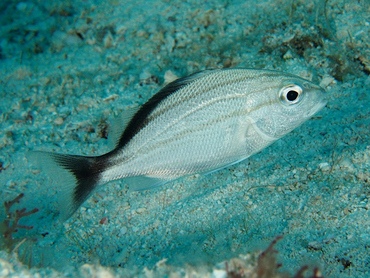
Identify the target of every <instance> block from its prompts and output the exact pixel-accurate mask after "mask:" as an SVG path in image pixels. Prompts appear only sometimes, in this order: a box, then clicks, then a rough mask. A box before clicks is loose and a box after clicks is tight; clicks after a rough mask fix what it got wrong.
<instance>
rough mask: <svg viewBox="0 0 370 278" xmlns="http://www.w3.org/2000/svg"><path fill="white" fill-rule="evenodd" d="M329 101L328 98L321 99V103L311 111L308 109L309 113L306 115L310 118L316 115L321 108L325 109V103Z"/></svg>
mask: <svg viewBox="0 0 370 278" xmlns="http://www.w3.org/2000/svg"><path fill="white" fill-rule="evenodd" d="M327 102H328V101H327V100H326V99H323V100H322V101H320V102H319V103H317V104H316V105H315V106H314V107H313V108H312V109H311V110H310V111H308V113H307V115H306V116H307V117H308V118H311V117H312V116H313V115H315V114H316V113H317V112H319V111H320V110H321V109H323V108H324V107H325V105H326V104H327Z"/></svg>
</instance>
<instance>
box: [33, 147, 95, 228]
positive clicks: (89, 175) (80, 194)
mask: <svg viewBox="0 0 370 278" xmlns="http://www.w3.org/2000/svg"><path fill="white" fill-rule="evenodd" d="M27 157H28V158H30V160H31V161H36V162H37V164H38V165H39V166H41V168H43V169H44V170H45V171H46V172H48V173H49V175H50V177H51V178H52V179H53V180H54V181H55V182H57V184H58V189H59V190H60V195H59V196H60V197H59V206H60V210H61V216H60V219H61V221H65V220H67V219H68V218H69V217H71V216H72V214H73V213H74V212H75V211H76V210H77V209H78V208H79V207H80V206H81V205H82V203H83V202H85V201H86V199H87V198H88V197H89V196H90V195H91V194H92V193H93V192H94V190H95V189H96V188H97V187H98V185H99V175H100V173H101V170H102V169H100V168H99V164H97V163H96V157H88V156H78V155H65V154H57V153H48V152H39V151H36V152H30V153H29V154H28V155H27Z"/></svg>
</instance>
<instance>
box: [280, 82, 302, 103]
mask: <svg viewBox="0 0 370 278" xmlns="http://www.w3.org/2000/svg"><path fill="white" fill-rule="evenodd" d="M301 98H302V88H301V87H299V86H297V85H288V86H285V87H284V88H283V89H282V90H281V91H280V100H281V101H282V102H283V103H284V104H287V105H292V104H295V103H297V102H298V101H299V100H300V99H301Z"/></svg>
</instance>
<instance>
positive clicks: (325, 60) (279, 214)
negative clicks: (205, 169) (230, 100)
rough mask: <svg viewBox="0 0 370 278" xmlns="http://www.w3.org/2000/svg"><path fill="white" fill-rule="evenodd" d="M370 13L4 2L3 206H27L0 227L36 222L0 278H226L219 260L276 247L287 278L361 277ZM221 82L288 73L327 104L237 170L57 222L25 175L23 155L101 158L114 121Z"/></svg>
mask: <svg viewBox="0 0 370 278" xmlns="http://www.w3.org/2000/svg"><path fill="white" fill-rule="evenodd" d="M369 9H370V7H369V4H368V2H366V1H349V2H348V1H347V2H345V3H344V2H341V1H334V0H330V1H326V5H325V3H324V2H321V1H320V2H319V1H318V2H315V1H268V0H266V1H262V2H258V3H257V2H255V1H207V2H204V1H203V2H198V1H186V2H183V1H141V2H140V1H139V2H137V1H108V2H107V1H95V2H94V3H91V2H88V1H63V2H57V1H55V2H44V1H26V2H15V1H14V2H13V1H3V2H2V3H1V4H0V23H1V24H0V34H1V35H0V89H1V91H0V94H1V102H0V115H1V116H0V149H1V151H0V199H1V200H2V201H3V202H5V201H10V200H13V199H14V198H15V197H17V196H18V194H20V193H23V194H24V197H23V198H21V199H20V200H19V204H14V205H13V206H12V207H11V208H10V211H14V210H15V209H21V208H27V211H30V210H32V209H33V208H37V209H38V210H39V211H38V212H36V213H34V214H31V215H29V216H27V217H23V218H22V219H21V220H20V221H19V224H20V225H27V226H33V228H32V229H29V230H27V229H19V231H18V232H16V233H13V234H12V236H13V238H14V241H11V242H9V237H8V238H2V241H1V246H2V251H1V252H0V276H1V275H2V276H6V277H7V275H8V276H10V277H12V276H11V275H14V276H16V275H24V276H25V275H26V274H27V273H28V274H30V275H33V276H36V275H37V274H40V275H41V276H50V275H52V274H53V275H57V276H58V275H59V276H62V275H77V274H78V275H80V276H87V277H88V276H89V275H91V273H99V274H100V275H103V274H102V273H108V272H109V273H113V274H117V275H126V276H127V275H131V276H137V275H142V276H145V275H146V276H148V275H150V272H148V271H149V270H153V275H157V276H163V275H165V274H166V275H170V274H169V273H171V272H175V273H177V274H178V275H179V276H184V275H185V273H189V272H190V271H195V272H196V273H197V275H199V277H201V276H205V275H210V273H213V275H214V276H215V275H216V273H217V271H215V270H220V271H221V272H219V273H221V274H220V275H224V274H225V272H222V271H224V270H225V264H224V263H223V262H224V261H225V260H230V259H231V258H235V257H238V256H239V254H245V255H247V254H252V255H250V256H247V257H243V260H244V259H245V260H246V261H247V262H248V264H253V262H255V260H256V256H257V254H258V252H259V251H261V250H264V249H265V248H266V247H267V246H268V245H269V244H270V242H271V241H272V240H273V239H274V238H275V237H276V236H278V235H283V238H282V239H281V240H280V241H279V242H278V243H277V245H276V247H275V248H276V250H278V251H279V254H278V262H279V263H282V264H283V268H282V270H281V271H287V272H289V273H290V274H291V276H293V275H294V274H295V273H296V272H297V271H298V269H299V268H300V267H301V266H303V265H307V264H308V265H309V266H310V271H312V268H313V267H315V266H318V267H319V268H320V270H321V272H322V273H323V276H324V277H368V269H369V263H370V261H369V259H368V257H369V256H368V254H369V251H368V247H369V244H370V238H369V223H370V222H369V212H368V209H369V200H368V199H369V198H368V196H369V181H370V171H369V156H370V147H369V144H368V142H369V132H370V129H369V128H370V126H369V124H370V120H369V110H370V107H369V105H368V103H369V91H368V88H369V84H370V79H369V73H370V57H369V51H368V45H369V37H370V36H369V32H370V17H369V15H370V13H369V11H370V10H369ZM225 67H226V68H228V67H248V68H261V69H262V68H266V69H275V70H281V71H284V72H289V73H294V74H296V75H299V76H301V77H303V78H306V79H309V80H312V81H313V82H315V83H317V84H320V85H321V86H322V87H324V88H326V90H327V91H328V103H327V105H326V107H325V108H324V109H323V110H322V111H321V112H319V113H318V114H317V115H315V116H314V117H313V118H312V119H311V120H309V121H308V122H306V123H304V124H303V125H302V126H300V127H299V128H297V129H295V130H294V131H293V132H291V133H289V134H288V135H287V136H285V137H283V138H282V139H280V140H279V141H277V142H276V143H274V144H273V145H272V146H270V147H268V148H267V149H265V150H263V151H261V152H260V153H258V154H256V155H254V156H252V157H251V158H249V159H248V160H246V161H244V162H242V163H239V164H236V165H234V166H231V167H229V168H227V169H223V170H221V171H219V172H216V173H212V174H210V175H207V176H202V175H195V176H190V177H186V178H183V179H180V180H177V181H175V182H172V183H169V184H166V185H165V186H162V187H160V188H158V189H155V190H151V191H141V192H130V191H128V187H127V185H126V184H125V181H124V180H121V181H115V182H112V183H110V184H108V185H106V186H105V187H104V188H102V190H100V191H99V192H97V193H95V194H94V195H93V196H92V197H91V198H90V199H89V200H88V201H87V202H85V203H84V205H83V206H82V208H80V209H79V210H78V211H77V213H76V214H75V215H74V216H73V217H71V218H70V219H69V220H68V221H67V222H65V223H60V222H59V221H58V216H59V208H58V196H59V193H60V189H58V187H57V186H56V184H55V183H54V182H53V181H52V179H50V177H49V176H47V175H46V174H45V173H44V172H42V171H40V169H38V168H37V167H35V166H34V165H32V164H30V163H29V162H28V160H27V159H26V153H27V152H28V151H29V150H44V151H56V152H60V153H69V154H82V155H98V154H102V153H104V152H106V151H108V150H109V149H110V148H109V146H108V142H107V141H108V140H107V139H106V137H107V130H108V126H109V123H110V122H111V121H112V120H113V118H114V116H116V115H118V114H119V113H120V112H122V111H124V110H126V109H128V108H129V107H132V106H135V105H140V104H142V103H144V102H145V101H146V100H147V99H148V98H150V96H152V95H153V94H154V93H156V92H157V91H158V90H159V89H160V88H161V87H162V86H163V84H164V82H165V80H168V79H169V78H170V76H171V75H175V76H177V77H181V76H185V75H188V74H191V73H193V72H196V71H199V70H204V69H207V68H225ZM5 211H6V210H5V207H4V209H3V210H0V222H2V221H3V219H4V220H6V213H5ZM12 217H13V218H14V216H12ZM8 229H9V228H7V227H6V223H4V224H3V225H1V226H0V230H1V232H2V233H3V234H4V232H5V231H6V230H8ZM163 259H167V261H166V262H165V265H166V267H164V264H163V263H162V264H158V262H159V261H162V260H163ZM162 262H163V261H162ZM250 268H253V266H250ZM144 269H146V271H143V270H144ZM147 269H149V270H147ZM163 269H164V270H163ZM190 269H192V270H190ZM246 273H247V271H246ZM311 273H312V272H307V275H306V276H308V275H309V274H310V275H311ZM107 275H108V274H107ZM246 275H247V274H246ZM220 277H224V276H220ZM246 277H248V276H246Z"/></svg>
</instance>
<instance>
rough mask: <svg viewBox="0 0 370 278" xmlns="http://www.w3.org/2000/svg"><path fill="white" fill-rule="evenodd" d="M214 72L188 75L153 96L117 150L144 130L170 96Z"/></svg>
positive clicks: (128, 127)
mask: <svg viewBox="0 0 370 278" xmlns="http://www.w3.org/2000/svg"><path fill="white" fill-rule="evenodd" d="M211 71H213V70H206V71H201V72H197V73H193V74H191V75H188V76H186V77H182V78H179V79H177V80H175V81H173V82H171V83H169V84H168V85H166V86H165V87H164V88H162V89H161V90H160V91H159V92H158V93H156V94H155V95H154V96H152V97H151V98H150V99H149V100H148V101H147V102H146V103H144V104H143V105H142V106H141V107H140V109H139V110H138V111H137V112H136V114H135V115H134V116H133V117H132V119H131V120H130V121H129V123H128V124H127V126H126V128H125V130H124V131H123V133H122V135H121V137H120V139H119V142H118V145H117V147H116V149H121V148H123V147H124V146H125V145H126V144H127V143H128V142H130V140H131V139H132V138H133V137H134V136H135V135H136V134H137V133H138V132H139V131H140V130H141V129H143V128H144V127H145V126H146V125H147V124H148V121H146V119H147V118H148V116H149V115H150V113H151V112H152V111H153V110H154V109H155V108H156V107H157V106H158V105H159V104H160V103H161V102H162V101H163V100H164V99H166V98H167V97H168V96H170V95H171V94H173V93H175V92H176V91H178V90H179V89H181V88H182V87H184V86H185V85H187V84H189V83H191V82H192V81H194V80H195V79H197V78H199V77H201V76H204V75H206V74H208V73H209V72H211Z"/></svg>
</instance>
